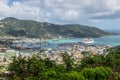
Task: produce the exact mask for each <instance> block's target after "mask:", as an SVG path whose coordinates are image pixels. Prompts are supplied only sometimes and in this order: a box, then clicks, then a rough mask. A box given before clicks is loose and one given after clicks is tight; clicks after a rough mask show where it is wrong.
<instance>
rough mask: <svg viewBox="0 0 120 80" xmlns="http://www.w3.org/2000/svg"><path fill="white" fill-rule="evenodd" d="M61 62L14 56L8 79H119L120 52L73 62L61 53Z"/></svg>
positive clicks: (69, 57)
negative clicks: (76, 62)
mask: <svg viewBox="0 0 120 80" xmlns="http://www.w3.org/2000/svg"><path fill="white" fill-rule="evenodd" d="M62 57H63V62H64V63H63V64H56V62H55V61H51V60H49V59H48V58H46V59H44V60H43V59H41V58H40V57H39V56H37V55H34V56H32V57H31V58H25V57H22V56H19V57H14V58H13V62H12V63H11V64H10V65H9V68H8V70H9V71H11V72H12V73H13V75H8V76H7V78H6V79H8V80H119V79H120V77H119V76H120V70H119V69H120V53H119V51H116V50H115V51H114V52H113V51H111V52H110V53H109V54H107V55H95V56H92V57H86V58H83V59H82V60H81V61H80V63H78V64H74V60H73V59H72V56H69V55H68V54H66V53H65V54H64V55H62Z"/></svg>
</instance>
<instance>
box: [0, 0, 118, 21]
mask: <svg viewBox="0 0 120 80" xmlns="http://www.w3.org/2000/svg"><path fill="white" fill-rule="evenodd" d="M9 1H12V0H1V1H0V5H1V7H0V13H1V14H0V17H7V16H12V17H16V18H22V19H33V20H39V21H49V22H54V21H56V22H57V21H58V22H59V21H60V22H63V23H65V21H66V22H69V21H70V22H71V21H72V22H73V23H74V22H76V21H77V22H79V21H82V20H83V21H85V20H91V18H94V17H99V16H107V15H109V17H111V16H112V15H113V14H116V13H117V14H118V13H119V12H120V0H21V1H13V2H12V4H11V5H10V6H9V5H8V3H9ZM111 14H112V15H111ZM114 16H115V15H114ZM117 17H120V16H117ZM93 21H95V20H93Z"/></svg>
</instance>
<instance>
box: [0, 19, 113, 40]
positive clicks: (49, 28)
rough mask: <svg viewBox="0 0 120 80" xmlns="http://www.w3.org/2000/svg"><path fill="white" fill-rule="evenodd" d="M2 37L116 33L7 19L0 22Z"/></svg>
mask: <svg viewBox="0 0 120 80" xmlns="http://www.w3.org/2000/svg"><path fill="white" fill-rule="evenodd" d="M0 35H1V36H2V35H10V36H25V37H37V38H41V37H44V36H50V37H52V36H65V37H66V36H68V37H101V36H104V35H115V33H111V32H106V31H103V30H100V29H98V28H96V27H89V26H84V25H78V24H66V25H58V24H52V23H48V22H37V21H33V20H19V19H16V18H13V17H7V18H5V19H2V20H1V21H0Z"/></svg>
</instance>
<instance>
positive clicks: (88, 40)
mask: <svg viewBox="0 0 120 80" xmlns="http://www.w3.org/2000/svg"><path fill="white" fill-rule="evenodd" d="M80 42H82V43H94V39H92V38H84V39H82V40H81V41H80Z"/></svg>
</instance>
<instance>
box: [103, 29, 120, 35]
mask: <svg viewBox="0 0 120 80" xmlns="http://www.w3.org/2000/svg"><path fill="white" fill-rule="evenodd" d="M105 31H109V32H113V33H117V34H120V30H117V29H105Z"/></svg>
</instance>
